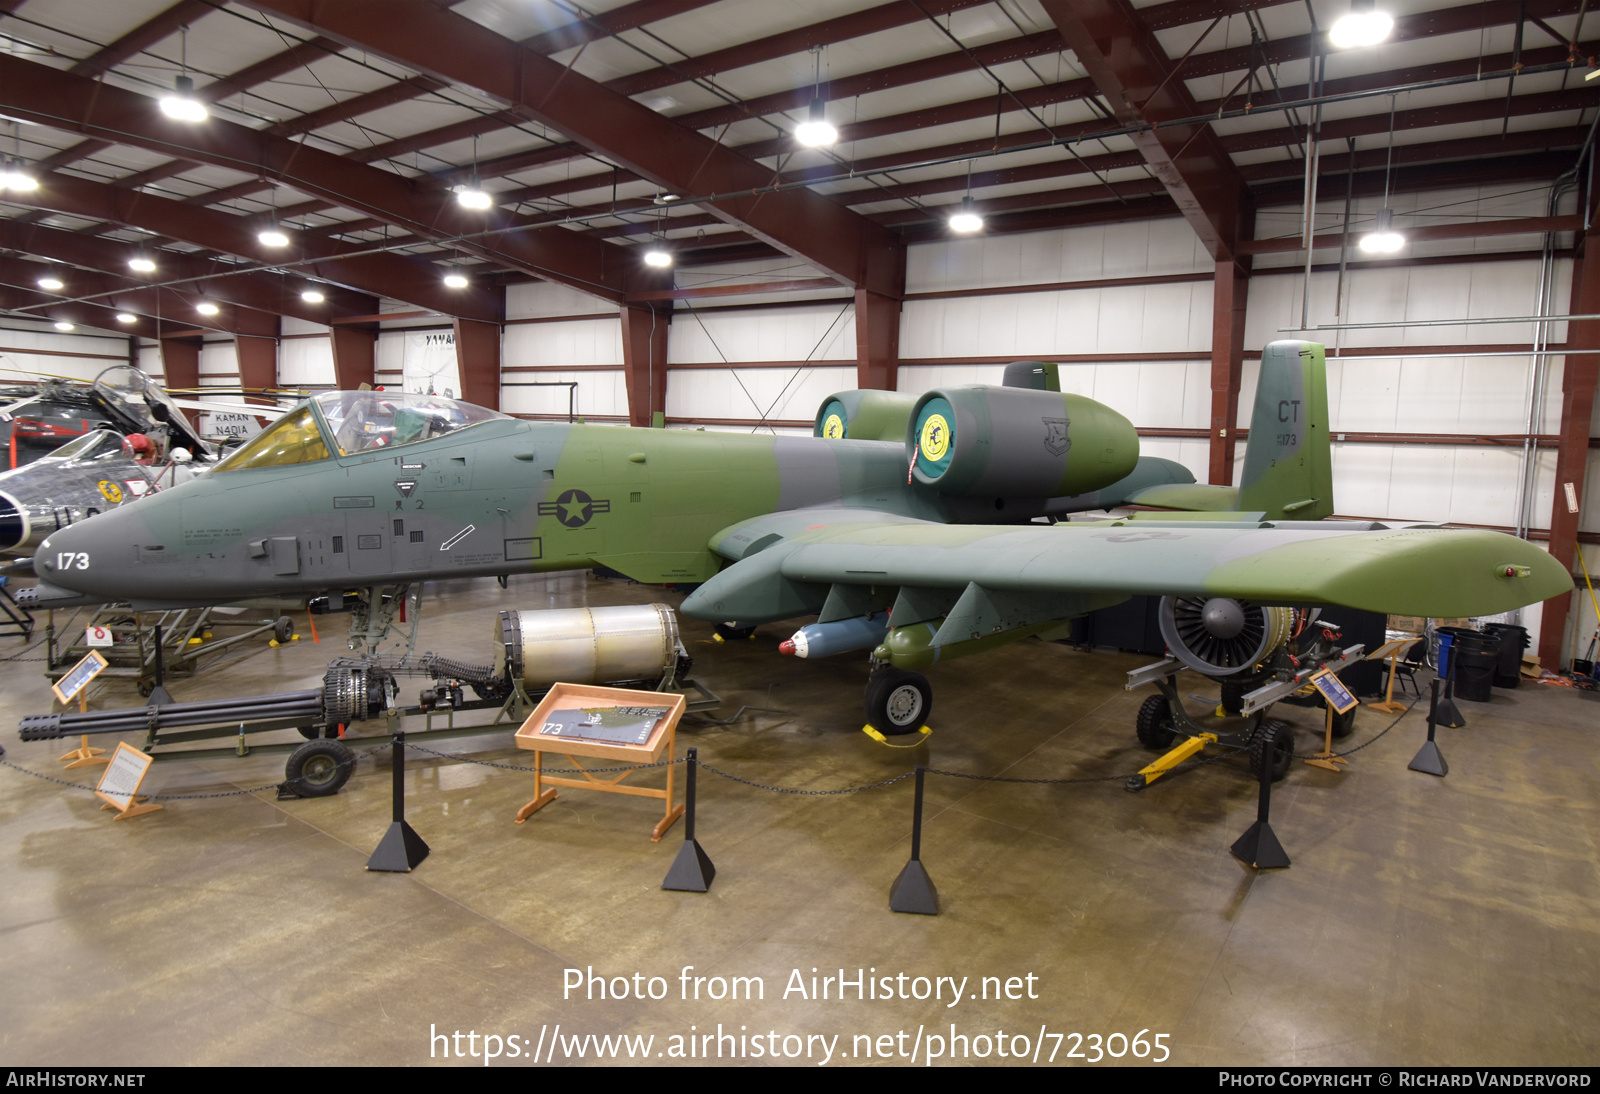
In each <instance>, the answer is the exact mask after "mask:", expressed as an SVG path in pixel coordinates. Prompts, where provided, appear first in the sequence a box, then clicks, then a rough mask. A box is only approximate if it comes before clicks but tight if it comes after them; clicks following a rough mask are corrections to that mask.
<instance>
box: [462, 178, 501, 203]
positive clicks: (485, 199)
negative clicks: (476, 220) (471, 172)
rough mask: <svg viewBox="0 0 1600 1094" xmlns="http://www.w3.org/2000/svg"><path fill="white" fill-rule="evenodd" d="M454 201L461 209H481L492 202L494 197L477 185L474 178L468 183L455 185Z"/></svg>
mask: <svg viewBox="0 0 1600 1094" xmlns="http://www.w3.org/2000/svg"><path fill="white" fill-rule="evenodd" d="M456 203H457V204H458V205H460V206H461V207H462V208H463V209H473V210H479V211H481V210H483V209H487V208H489V207H490V206H492V205H493V204H494V198H492V197H490V196H489V193H488V191H487V190H485V189H484V188H483V187H482V186H480V185H478V180H477V179H476V178H474V179H473V180H472V181H471V182H470V183H467V184H465V185H462V186H457V187H456Z"/></svg>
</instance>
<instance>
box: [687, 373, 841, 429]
mask: <svg viewBox="0 0 1600 1094" xmlns="http://www.w3.org/2000/svg"><path fill="white" fill-rule="evenodd" d="M855 384H856V370H855V366H854V365H851V366H849V367H845V368H840V367H831V368H830V367H821V368H817V367H806V368H802V369H799V370H795V369H787V368H745V369H698V368H697V369H677V370H674V371H673V372H671V373H670V374H669V375H668V380H667V416H668V417H669V418H749V419H751V420H752V421H755V420H756V419H758V418H762V417H766V418H774V419H780V420H782V419H788V420H805V421H810V420H811V419H813V418H814V417H815V416H816V413H817V408H818V407H820V406H821V405H822V401H823V400H824V399H825V398H827V397H828V396H829V395H831V394H833V393H834V392H836V391H846V390H849V389H851V388H853V387H855Z"/></svg>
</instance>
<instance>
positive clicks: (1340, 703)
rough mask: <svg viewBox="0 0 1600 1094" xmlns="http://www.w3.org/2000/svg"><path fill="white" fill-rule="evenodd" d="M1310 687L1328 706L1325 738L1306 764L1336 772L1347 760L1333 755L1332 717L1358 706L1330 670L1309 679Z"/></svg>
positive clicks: (1347, 762)
mask: <svg viewBox="0 0 1600 1094" xmlns="http://www.w3.org/2000/svg"><path fill="white" fill-rule="evenodd" d="M1311 683H1312V685H1313V686H1314V687H1315V688H1316V689H1317V690H1318V691H1320V692H1321V693H1322V698H1323V699H1324V700H1325V701H1326V702H1327V704H1328V728H1327V736H1326V737H1324V738H1323V741H1322V751H1321V752H1319V753H1317V754H1316V755H1315V756H1313V757H1312V758H1311V759H1309V760H1307V761H1306V763H1308V764H1310V765H1311V766H1312V767H1320V768H1324V769H1326V770H1328V771H1338V770H1339V765H1340V764H1345V765H1348V764H1349V763H1350V761H1349V760H1347V759H1345V758H1344V757H1343V756H1335V755H1334V754H1333V716H1334V715H1335V714H1348V713H1349V712H1350V711H1352V710H1354V709H1355V708H1356V706H1357V705H1358V704H1357V702H1356V697H1355V696H1354V695H1351V694H1350V689H1349V688H1347V687H1345V686H1344V681H1343V680H1341V679H1339V678H1338V677H1337V676H1335V675H1334V674H1333V672H1332V671H1331V670H1330V669H1323V670H1322V671H1321V672H1318V673H1316V674H1315V675H1313V676H1312V677H1311Z"/></svg>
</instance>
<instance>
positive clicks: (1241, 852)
mask: <svg viewBox="0 0 1600 1094" xmlns="http://www.w3.org/2000/svg"><path fill="white" fill-rule="evenodd" d="M1272 752H1273V749H1272V748H1268V749H1267V755H1266V756H1265V757H1263V759H1262V763H1261V794H1260V796H1259V797H1257V798H1256V822H1255V823H1254V824H1252V825H1251V826H1250V827H1249V828H1246V829H1245V832H1244V835H1242V836H1240V837H1239V838H1238V839H1237V840H1235V841H1234V843H1233V846H1232V847H1230V848H1228V850H1229V851H1231V852H1233V857H1234V858H1236V859H1238V860H1239V861H1240V862H1243V863H1244V864H1246V865H1247V866H1254V867H1255V868H1256V869H1257V870H1281V869H1283V868H1284V867H1286V866H1288V865H1289V855H1288V852H1286V851H1285V850H1284V849H1283V844H1281V843H1279V842H1278V835H1277V833H1276V832H1274V831H1273V830H1272V824H1271V822H1270V821H1269V820H1268V819H1267V817H1268V814H1269V813H1270V812H1271V809H1272Z"/></svg>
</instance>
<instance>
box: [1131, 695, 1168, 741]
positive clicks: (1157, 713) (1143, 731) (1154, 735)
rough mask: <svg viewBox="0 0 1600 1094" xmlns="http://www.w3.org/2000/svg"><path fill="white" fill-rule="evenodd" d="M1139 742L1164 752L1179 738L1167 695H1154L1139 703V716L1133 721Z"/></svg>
mask: <svg viewBox="0 0 1600 1094" xmlns="http://www.w3.org/2000/svg"><path fill="white" fill-rule="evenodd" d="M1133 731H1134V732H1135V733H1137V734H1138V735H1139V743H1140V744H1142V745H1144V747H1146V748H1148V749H1150V750H1151V751H1152V752H1163V751H1165V750H1166V749H1169V748H1171V747H1172V742H1173V741H1174V740H1175V739H1177V736H1178V728H1177V726H1175V725H1173V722H1172V710H1171V709H1170V708H1169V707H1168V706H1167V697H1166V696H1165V695H1152V696H1150V697H1149V698H1148V699H1146V700H1145V701H1144V702H1143V703H1141V704H1140V705H1139V717H1138V718H1137V719H1136V720H1135V721H1134V723H1133Z"/></svg>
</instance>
